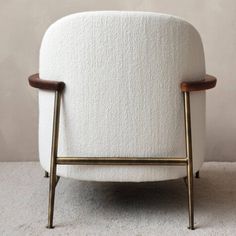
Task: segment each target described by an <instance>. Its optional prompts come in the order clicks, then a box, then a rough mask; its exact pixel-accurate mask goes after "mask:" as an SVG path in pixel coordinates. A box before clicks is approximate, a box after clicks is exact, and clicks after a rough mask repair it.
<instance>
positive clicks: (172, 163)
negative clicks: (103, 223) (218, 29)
mask: <svg viewBox="0 0 236 236" xmlns="http://www.w3.org/2000/svg"><path fill="white" fill-rule="evenodd" d="M29 82H30V85H31V86H33V87H36V88H39V158H40V163H41V165H42V167H43V168H44V170H45V171H47V172H49V173H50V192H49V218H48V227H49V228H52V227H53V211H54V198H55V188H56V183H57V181H58V179H59V177H60V176H62V177H68V178H73V179H78V180H86V181H116V182H145V181H161V180H170V179H176V178H185V177H186V178H187V181H186V182H187V187H188V199H189V204H188V206H189V227H190V229H194V218H193V173H195V172H197V171H199V169H200V167H201V165H202V163H203V160H204V154H205V91H204V90H206V89H209V88H213V87H214V86H215V84H216V79H215V78H214V77H213V76H206V73H205V61H204V52H203V46H202V42H201V39H200V36H199V34H198V32H197V31H196V29H195V28H194V27H193V26H192V25H191V24H189V23H187V22H186V21H184V20H182V19H180V18H177V17H174V16H170V15H164V14H158V13H148V12H112V11H111V12H84V13H77V14H73V15H69V16H66V17H64V18H62V19H60V20H58V21H56V22H55V23H54V24H52V25H51V26H50V27H49V29H48V30H47V32H46V34H45V36H44V38H43V41H42V45H41V49H40V65H39V74H35V75H32V76H30V78H29ZM190 110H191V113H190Z"/></svg>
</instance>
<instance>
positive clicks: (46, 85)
mask: <svg viewBox="0 0 236 236" xmlns="http://www.w3.org/2000/svg"><path fill="white" fill-rule="evenodd" d="M29 84H30V86H32V87H34V88H38V89H43V90H51V91H62V90H63V89H64V88H65V83H64V82H61V81H52V80H43V79H40V77H39V74H34V75H31V76H30V77H29Z"/></svg>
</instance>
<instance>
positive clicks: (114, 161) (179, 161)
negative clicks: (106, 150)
mask: <svg viewBox="0 0 236 236" xmlns="http://www.w3.org/2000/svg"><path fill="white" fill-rule="evenodd" d="M56 163H57V164H59V165H187V163H188V158H187V157H57V158H56Z"/></svg>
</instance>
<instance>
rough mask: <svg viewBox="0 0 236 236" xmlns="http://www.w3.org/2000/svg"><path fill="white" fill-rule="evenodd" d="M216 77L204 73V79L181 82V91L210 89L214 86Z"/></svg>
mask: <svg viewBox="0 0 236 236" xmlns="http://www.w3.org/2000/svg"><path fill="white" fill-rule="evenodd" d="M216 81H217V80H216V78H215V77H214V76H212V75H206V76H205V79H204V80H200V81H191V82H182V83H181V85H180V88H181V91H182V92H191V91H201V90H206V89H211V88H214V87H215V86H216Z"/></svg>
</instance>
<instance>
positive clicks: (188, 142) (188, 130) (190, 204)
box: [184, 92, 194, 230]
mask: <svg viewBox="0 0 236 236" xmlns="http://www.w3.org/2000/svg"><path fill="white" fill-rule="evenodd" d="M184 115H185V137H186V155H187V158H188V164H187V180H188V181H187V182H188V211H189V227H188V228H189V229H191V230H193V229H194V205H193V160H192V133H191V113H190V95H189V92H184Z"/></svg>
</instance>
